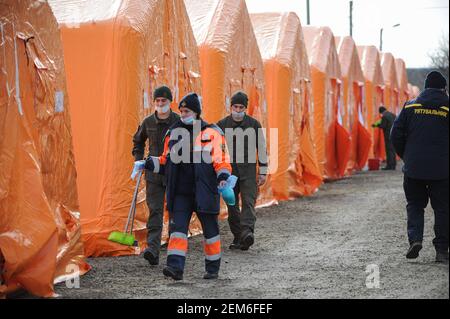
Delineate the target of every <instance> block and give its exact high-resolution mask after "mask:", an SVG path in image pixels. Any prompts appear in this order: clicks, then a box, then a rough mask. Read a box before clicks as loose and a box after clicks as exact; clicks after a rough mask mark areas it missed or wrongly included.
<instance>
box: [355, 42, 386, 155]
mask: <svg viewBox="0 0 450 319" xmlns="http://www.w3.org/2000/svg"><path fill="white" fill-rule="evenodd" d="M357 48H358V53H359V58H360V60H361V67H362V70H363V73H364V77H365V90H364V93H365V99H364V101H365V104H366V111H367V112H366V115H367V117H366V118H367V121H366V128H367V129H368V130H369V132H370V134H371V136H372V145H373V146H372V148H371V151H370V152H369V157H370V158H380V159H384V158H385V157H386V154H385V148H384V136H383V134H382V132H381V130H380V129H376V128H372V127H371V125H372V124H373V123H375V122H376V121H377V120H378V119H379V118H380V115H379V113H378V108H379V107H380V106H381V105H382V104H383V88H384V78H383V71H382V68H381V57H380V52H379V51H378V49H377V48H376V47H375V46H372V45H371V46H358V47H357Z"/></svg>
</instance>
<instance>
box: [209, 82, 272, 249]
mask: <svg viewBox="0 0 450 319" xmlns="http://www.w3.org/2000/svg"><path fill="white" fill-rule="evenodd" d="M247 106H248V97H247V94H245V93H244V92H240V91H239V92H236V93H235V94H233V96H232V97H231V114H230V115H229V116H227V117H226V118H224V119H222V120H221V121H220V122H218V123H217V125H218V126H219V127H220V128H221V129H222V130H223V131H225V136H226V138H227V143H228V146H229V147H230V150H231V145H232V154H233V155H232V167H233V175H236V176H237V177H238V183H237V186H236V187H235V189H234V191H235V198H236V203H235V205H228V223H229V225H230V230H231V232H232V233H233V236H234V239H233V242H232V243H231V245H230V246H229V248H230V249H232V250H234V249H240V250H248V249H249V248H250V246H252V245H253V243H254V240H255V237H254V231H255V223H256V211H255V205H256V199H257V197H258V187H260V186H262V185H263V184H264V183H265V182H266V174H267V168H268V167H267V150H266V141H265V138H264V134H263V133H262V131H261V124H260V123H259V122H258V121H257V120H256V119H254V118H253V117H251V116H249V115H248V114H246V110H247ZM241 133H242V134H241ZM249 136H251V137H252V138H250V137H249ZM257 155H258V156H257ZM239 195H240V196H241V199H242V209H241V208H240V205H239Z"/></svg>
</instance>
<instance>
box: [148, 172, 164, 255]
mask: <svg viewBox="0 0 450 319" xmlns="http://www.w3.org/2000/svg"><path fill="white" fill-rule="evenodd" d="M165 192H166V186H165V185H164V184H163V183H162V182H158V181H156V182H149V181H147V198H146V201H147V206H148V209H149V212H150V215H149V216H148V221H147V230H148V233H147V245H148V247H147V249H146V250H148V251H150V252H151V253H152V254H153V255H155V256H159V252H160V248H161V233H162V229H163V217H164V195H165Z"/></svg>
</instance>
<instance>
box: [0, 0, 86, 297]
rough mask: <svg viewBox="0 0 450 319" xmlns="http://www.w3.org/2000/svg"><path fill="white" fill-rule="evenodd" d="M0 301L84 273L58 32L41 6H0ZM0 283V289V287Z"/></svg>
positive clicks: (46, 289) (47, 289)
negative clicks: (2, 297)
mask: <svg viewBox="0 0 450 319" xmlns="http://www.w3.org/2000/svg"><path fill="white" fill-rule="evenodd" d="M0 32H1V41H0V56H1V58H0V70H1V71H0V87H1V89H0V167H1V169H0V298H1V296H2V295H5V294H7V293H9V292H11V291H14V290H16V289H18V288H22V289H25V290H27V291H29V292H30V293H32V294H34V295H36V296H42V297H51V296H54V290H53V283H54V282H60V281H63V280H67V279H69V278H72V277H74V276H79V275H82V274H84V273H86V272H87V271H88V270H89V269H90V267H89V265H88V264H87V263H86V261H85V257H84V252H83V244H82V241H81V227H80V220H79V205H78V195H77V187H76V169H75V165H74V153H73V146H72V133H71V121H70V112H69V101H68V95H67V91H66V78H65V76H66V75H65V70H64V61H63V50H62V44H61V38H60V32H59V30H58V25H57V23H56V20H55V18H54V16H53V14H52V12H51V10H50V8H49V6H48V4H47V3H46V2H43V1H31V0H3V1H2V4H1V5H0ZM2 283H3V284H2Z"/></svg>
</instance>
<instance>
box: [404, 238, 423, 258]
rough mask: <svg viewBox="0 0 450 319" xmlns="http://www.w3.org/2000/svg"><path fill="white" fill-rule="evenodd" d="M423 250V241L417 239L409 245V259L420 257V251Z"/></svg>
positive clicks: (407, 255)
mask: <svg viewBox="0 0 450 319" xmlns="http://www.w3.org/2000/svg"><path fill="white" fill-rule="evenodd" d="M421 250H422V243H421V242H420V241H416V242H414V243H412V244H411V246H409V249H408V252H407V253H406V258H408V259H416V258H417V257H419V251H421Z"/></svg>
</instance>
